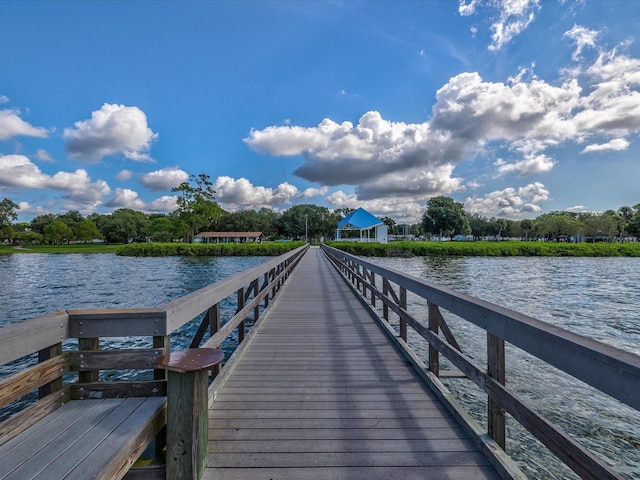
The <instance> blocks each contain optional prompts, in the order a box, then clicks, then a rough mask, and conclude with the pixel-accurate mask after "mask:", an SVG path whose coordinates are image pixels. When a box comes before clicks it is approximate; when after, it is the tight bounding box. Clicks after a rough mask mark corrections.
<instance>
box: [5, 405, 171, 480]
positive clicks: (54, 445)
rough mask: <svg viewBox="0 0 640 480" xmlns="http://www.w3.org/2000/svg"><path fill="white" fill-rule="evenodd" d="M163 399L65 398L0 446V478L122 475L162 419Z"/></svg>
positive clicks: (96, 477)
mask: <svg viewBox="0 0 640 480" xmlns="http://www.w3.org/2000/svg"><path fill="white" fill-rule="evenodd" d="M165 403H166V402H165V399H164V398H162V397H140V398H119V399H115V398H113V399H103V400H71V401H69V402H67V403H65V404H64V405H62V406H61V407H60V408H58V409H56V410H55V411H53V412H52V413H50V414H49V415H47V416H46V417H44V418H43V419H41V420H40V421H38V422H37V423H35V424H34V425H32V426H30V427H29V428H27V429H26V430H24V431H23V432H22V433H20V434H19V435H16V436H15V437H13V438H11V440H9V441H7V442H6V443H4V444H3V445H1V446H0V458H2V461H0V478H2V479H7V480H11V479H15V480H25V479H36V478H41V479H43V480H44V479H57V478H60V479H62V478H65V479H78V480H86V479H90V478H91V479H114V478H123V477H124V475H125V474H126V473H127V471H128V470H129V468H130V467H131V465H132V464H133V463H134V462H135V461H136V459H137V458H138V457H139V456H140V454H141V453H142V452H143V450H144V449H145V448H146V446H147V445H148V444H149V443H150V442H151V440H152V439H153V438H154V436H155V434H156V433H157V431H158V426H159V425H160V424H161V423H163V412H164V409H165Z"/></svg>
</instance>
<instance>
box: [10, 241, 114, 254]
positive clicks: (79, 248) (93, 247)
mask: <svg viewBox="0 0 640 480" xmlns="http://www.w3.org/2000/svg"><path fill="white" fill-rule="evenodd" d="M116 248H118V245H105V244H103V243H74V244H71V245H24V246H20V247H14V246H13V245H0V254H10V253H15V254H22V253H115V251H116Z"/></svg>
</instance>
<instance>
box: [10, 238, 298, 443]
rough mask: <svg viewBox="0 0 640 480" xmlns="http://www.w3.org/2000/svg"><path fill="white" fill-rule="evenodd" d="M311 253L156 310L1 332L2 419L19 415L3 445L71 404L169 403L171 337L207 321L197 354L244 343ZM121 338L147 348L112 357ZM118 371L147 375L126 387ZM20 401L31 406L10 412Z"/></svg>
mask: <svg viewBox="0 0 640 480" xmlns="http://www.w3.org/2000/svg"><path fill="white" fill-rule="evenodd" d="M307 248H308V245H305V246H302V247H300V248H298V249H296V250H293V251H291V252H289V253H287V254H284V255H281V256H279V257H277V258H274V259H270V260H268V261H266V262H264V263H262V264H260V265H258V266H256V267H254V268H252V269H249V270H246V271H243V272H241V273H239V274H237V275H235V276H232V277H230V278H228V279H226V280H223V281H220V282H217V283H215V284H213V285H210V286H208V287H205V288H202V289H200V290H197V291H195V292H193V293H191V294H189V295H186V296H184V297H182V298H179V299H177V300H175V301H173V302H170V303H168V304H165V305H161V306H159V307H156V308H136V309H118V310H110V309H109V310H68V311H63V312H57V313H53V314H50V315H45V316H42V317H38V318H34V319H30V320H25V321H23V322H19V323H16V324H12V325H8V326H5V327H3V328H0V366H3V369H4V371H5V374H4V376H3V378H0V419H2V417H6V416H7V415H6V412H7V411H8V409H10V410H11V414H12V415H11V417H10V418H8V419H6V420H5V421H3V422H2V423H0V444H2V443H3V439H5V438H8V437H7V436H8V435H11V436H15V435H16V434H18V433H19V432H20V431H24V430H25V429H26V428H28V427H29V426H31V425H33V424H35V423H36V422H37V421H39V420H40V419H42V418H43V417H44V416H46V415H47V414H49V413H50V412H51V411H53V410H55V409H56V408H57V407H59V406H60V405H62V404H63V403H65V402H67V401H68V400H69V399H85V398H107V397H143V396H144V397H146V396H164V395H166V379H165V377H166V374H165V371H164V370H163V369H158V368H157V367H154V364H153V362H154V360H156V359H157V358H158V357H160V356H162V355H165V354H167V353H169V352H171V350H172V348H171V334H172V333H173V332H175V331H176V330H177V329H179V328H180V327H182V326H183V325H185V324H187V323H188V322H191V321H197V317H199V316H200V315H202V314H203V313H204V316H203V318H202V319H201V320H200V323H199V327H198V329H197V331H196V333H195V335H194V337H193V339H191V344H190V347H191V348H194V347H199V346H202V347H215V348H217V347H219V346H220V345H221V344H222V342H223V341H224V340H225V339H226V338H227V337H228V336H229V335H231V334H232V333H233V332H234V330H237V331H238V342H241V341H242V340H243V338H244V335H245V329H246V326H245V320H246V318H247V317H248V316H249V315H253V318H254V320H257V319H258V316H259V315H260V313H261V311H263V310H264V308H266V307H267V306H268V305H269V302H270V301H271V300H272V299H273V298H274V296H275V295H276V294H277V292H278V291H279V290H280V288H281V286H282V285H283V283H284V282H285V281H286V279H287V278H288V276H289V275H290V273H291V271H292V269H293V268H294V267H295V265H296V264H297V262H298V261H299V260H300V258H301V257H302V255H303V254H304V253H305V252H306V250H307ZM228 298H231V299H234V300H235V301H236V302H237V308H236V311H235V314H234V315H233V316H232V317H231V318H229V319H223V318H222V315H221V307H220V306H221V303H222V302H223V301H225V300H226V299H228ZM207 333H208V338H206V339H205V337H207ZM114 337H119V338H122V339H127V340H128V339H131V338H132V337H145V339H144V340H143V342H142V343H144V342H145V341H146V346H144V347H142V348H126V349H113V348H112V347H109V346H108V345H113V343H114V342H113V340H114ZM101 339H102V341H101ZM75 342H77V344H76V343H75ZM105 347H106V348H105ZM13 362H16V363H13ZM17 365H30V366H27V367H21V366H17ZM112 370H114V371H122V370H134V371H141V372H140V373H136V372H134V373H133V374H132V373H129V374H128V375H127V377H128V378H130V380H123V379H122V376H119V375H117V373H116V374H114V375H110V374H109V371H112ZM144 371H147V374H146V375H145V372H144ZM151 371H152V372H153V373H152V374H151V373H150V372H151ZM214 374H215V372H214ZM112 377H113V380H111V381H110V379H111V378H112ZM31 397H36V398H33V401H31V400H30V398H31ZM20 401H22V402H23V404H25V405H26V404H28V406H26V407H21V406H15V404H14V405H11V404H12V403H13V402H20ZM3 407H5V408H4V412H5V414H4V415H2V411H3Z"/></svg>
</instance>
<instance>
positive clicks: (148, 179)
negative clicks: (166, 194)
mask: <svg viewBox="0 0 640 480" xmlns="http://www.w3.org/2000/svg"><path fill="white" fill-rule="evenodd" d="M187 180H189V174H188V173H187V172H185V171H184V170H180V169H179V168H178V167H166V168H161V169H160V170H156V171H155V172H149V173H145V174H144V175H142V176H141V177H140V183H142V184H143V185H144V186H145V187H147V188H148V189H149V190H153V191H156V192H162V191H166V190H170V189H172V188H173V187H177V186H178V185H180V184H181V183H182V182H186V181H187Z"/></svg>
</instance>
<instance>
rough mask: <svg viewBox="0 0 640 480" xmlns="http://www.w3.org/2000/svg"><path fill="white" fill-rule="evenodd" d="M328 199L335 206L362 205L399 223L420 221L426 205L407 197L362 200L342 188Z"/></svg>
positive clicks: (369, 210) (375, 213) (352, 206)
mask: <svg viewBox="0 0 640 480" xmlns="http://www.w3.org/2000/svg"><path fill="white" fill-rule="evenodd" d="M327 200H328V201H329V203H330V204H331V205H332V206H333V207H334V208H359V207H362V208H364V209H365V210H367V211H368V212H371V213H372V214H373V215H376V216H377V217H391V218H393V219H394V220H395V221H396V222H397V223H409V224H413V223H419V222H420V221H421V220H422V215H423V214H424V211H425V208H426V207H425V206H424V205H421V204H420V203H418V202H414V201H407V199H406V198H384V199H372V200H362V199H360V198H358V195H356V194H348V193H345V192H343V191H342V190H338V191H337V192H334V193H332V194H331V195H329V196H328V197H327Z"/></svg>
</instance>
